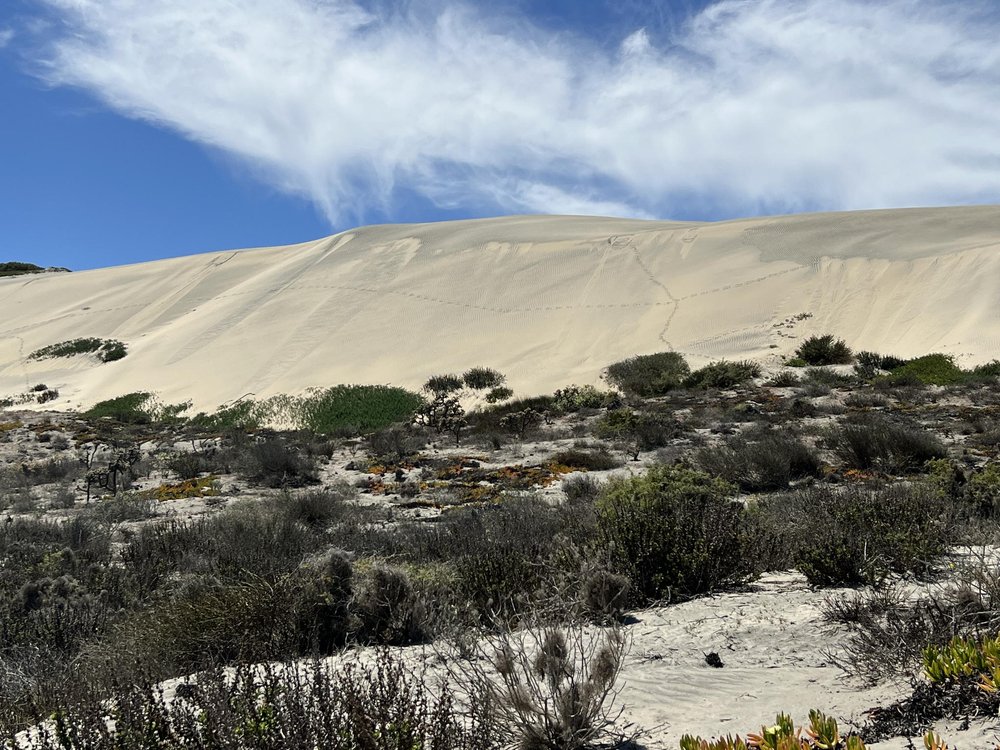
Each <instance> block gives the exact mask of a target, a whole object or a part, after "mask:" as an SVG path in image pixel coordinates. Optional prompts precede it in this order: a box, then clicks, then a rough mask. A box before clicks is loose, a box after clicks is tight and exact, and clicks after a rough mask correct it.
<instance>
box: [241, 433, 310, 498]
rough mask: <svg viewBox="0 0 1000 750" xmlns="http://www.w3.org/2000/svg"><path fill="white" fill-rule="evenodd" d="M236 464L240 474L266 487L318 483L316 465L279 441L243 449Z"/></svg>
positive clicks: (269, 440)
mask: <svg viewBox="0 0 1000 750" xmlns="http://www.w3.org/2000/svg"><path fill="white" fill-rule="evenodd" d="M236 464H237V470H238V471H239V473H240V474H242V475H243V476H245V477H246V478H247V479H250V480H253V481H255V482H260V483H261V484H263V485H264V486H266V487H304V486H305V485H308V484H316V483H317V482H318V481H319V480H318V479H317V478H316V474H315V472H316V466H315V463H314V462H313V461H312V460H311V459H309V458H307V457H305V456H303V455H301V454H300V453H299V452H298V451H297V450H296V449H295V448H294V447H293V446H291V445H288V444H287V443H285V442H284V441H283V440H280V439H278V438H269V439H264V440H259V441H255V442H252V443H250V444H249V445H247V446H245V447H244V448H243V449H242V450H241V452H240V454H239V456H238V457H237V459H236Z"/></svg>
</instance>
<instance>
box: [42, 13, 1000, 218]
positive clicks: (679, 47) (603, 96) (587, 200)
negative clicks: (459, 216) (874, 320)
mask: <svg viewBox="0 0 1000 750" xmlns="http://www.w3.org/2000/svg"><path fill="white" fill-rule="evenodd" d="M46 2H47V3H48V4H49V5H50V6H52V8H53V9H55V10H56V11H57V12H58V14H59V15H60V16H61V18H62V20H63V22H64V25H63V26H62V28H63V32H62V36H58V37H56V38H54V39H52V40H51V48H49V50H48V56H47V68H46V75H47V76H48V77H49V78H50V79H51V80H53V81H55V82H58V83H64V84H69V85H74V86H80V87H83V88H85V89H88V90H90V91H91V92H93V93H94V94H96V95H97V96H99V97H100V98H102V99H103V100H104V101H106V102H107V103H108V104H109V105H110V106H112V107H114V108H115V109H117V110H118V111H120V112H122V113H124V114H126V115H128V116H132V117H141V118H144V119H147V120H151V121H153V122H156V123H159V124H162V125H164V126H167V127H170V128H172V129H174V130H176V131H178V132H180V133H182V134H184V135H185V136H186V137H188V138H191V139H192V140H195V141H198V142H200V143H204V144H208V145H211V146H214V147H218V148H220V149H222V150H224V151H226V152H229V153H230V154H233V155H236V156H237V157H239V158H241V159H243V160H245V161H247V162H248V163H250V164H252V165H254V166H255V167H256V168H258V169H260V170H262V173H263V175H264V176H265V178H266V179H268V180H270V181H272V182H273V183H275V184H277V185H279V186H280V187H282V188H283V189H286V190H289V191H293V192H297V193H300V194H302V195H305V196H308V197H309V198H311V199H312V200H313V201H315V202H316V204H317V205H318V206H320V207H321V208H322V210H323V211H324V212H325V213H326V214H327V216H328V217H329V218H330V220H331V221H332V222H334V223H337V222H339V221H341V220H343V219H344V218H345V217H347V216H350V217H351V218H355V219H361V218H364V215H365V214H366V213H370V212H371V209H372V207H373V206H374V207H375V208H381V209H382V210H385V211H387V212H389V213H391V203H390V202H391V199H392V192H393V189H394V187H396V186H399V187H404V188H406V189H407V190H412V191H416V192H418V193H421V194H423V195H424V196H426V197H428V198H430V199H432V200H435V201H437V202H439V203H441V204H443V205H449V206H458V207H462V206H468V207H470V208H471V207H478V208H482V207H484V206H496V207H497V208H500V209H503V210H519V211H558V212H588V213H590V212H593V213H618V214H630V215H648V214H656V215H662V216H669V215H672V214H673V213H674V210H673V207H674V206H676V205H678V203H679V202H682V201H683V202H685V203H686V204H687V205H690V203H691V201H692V196H694V197H700V198H702V199H704V200H705V201H707V202H711V204H712V205H713V206H715V207H716V208H717V209H718V210H719V211H720V212H721V213H726V214H729V215H739V214H743V213H755V212H759V211H781V210H800V209H807V208H829V209H839V208H861V207H881V206H898V205H918V204H945V203H957V202H972V201H1000V164H998V159H997V157H998V155H1000V47H998V45H996V43H995V40H996V39H997V38H998V36H1000V21H998V20H997V18H996V17H991V16H988V15H981V14H977V12H976V11H975V9H974V5H973V4H971V3H954V4H952V3H942V2H940V0H888V1H886V2H879V3H871V2H867V1H866V0H841V1H840V2H836V3H831V2H829V0H724V1H723V2H718V3H716V4H714V5H711V6H709V7H708V8H707V9H705V10H703V11H702V12H701V13H699V14H698V15H696V16H694V17H693V18H692V19H691V20H690V21H689V22H688V23H687V24H685V25H684V26H682V27H681V28H680V29H679V30H678V31H677V32H676V33H675V34H674V36H673V37H672V38H671V39H669V40H667V41H666V42H662V43H660V44H659V45H658V44H657V43H654V41H652V40H651V38H650V36H649V35H648V34H647V33H646V32H645V31H644V30H642V29H636V30H635V32H634V33H632V34H631V35H630V36H628V37H627V38H625V39H623V40H622V44H621V46H620V48H619V49H618V50H616V51H612V52H606V51H603V50H601V49H600V48H598V47H596V46H594V45H590V44H588V43H587V42H586V41H585V40H583V39H582V38H574V37H571V36H566V35H560V36H558V37H552V36H546V35H544V34H543V33H542V32H541V31H540V30H538V29H537V28H534V27H533V26H531V24H530V23H529V22H528V21H526V20H518V19H514V18H511V17H510V16H505V17H503V18H500V17H492V16H490V15H488V14H486V12H484V11H480V10H477V9H475V8H473V7H471V6H467V5H454V4H450V5H449V4H442V5H437V6H435V7H434V9H433V11H428V10H424V11H422V12H420V11H414V10H387V11H384V12H382V13H380V14H378V15H375V14H373V13H372V12H369V11H367V10H365V9H364V8H363V7H362V6H361V5H359V4H357V3H356V2H353V1H352V0H283V1H282V2H280V3H275V2H273V0H242V1H241V2H239V3H232V2H230V1H229V0H46ZM425 6H426V4H425Z"/></svg>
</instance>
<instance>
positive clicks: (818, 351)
mask: <svg viewBox="0 0 1000 750" xmlns="http://www.w3.org/2000/svg"><path fill="white" fill-rule="evenodd" d="M795 356H796V357H797V358H799V359H801V360H803V361H804V362H805V363H806V364H807V365H849V364H851V362H852V361H854V355H853V354H852V353H851V350H850V348H849V347H848V346H847V344H845V343H844V341H843V339H834V337H833V335H832V334H829V333H828V334H825V335H823V336H810V337H809V338H807V339H806V340H805V341H803V342H802V344H801V345H800V346H799V348H798V349H796V350H795Z"/></svg>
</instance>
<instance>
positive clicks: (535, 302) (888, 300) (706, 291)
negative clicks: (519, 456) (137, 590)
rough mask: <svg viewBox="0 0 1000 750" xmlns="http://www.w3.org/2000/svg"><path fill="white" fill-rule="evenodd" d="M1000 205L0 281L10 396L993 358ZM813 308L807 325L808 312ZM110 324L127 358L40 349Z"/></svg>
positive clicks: (444, 231)
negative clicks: (828, 352)
mask: <svg viewBox="0 0 1000 750" xmlns="http://www.w3.org/2000/svg"><path fill="white" fill-rule="evenodd" d="M998 289H1000V207H996V206H981V207H969V208H942V209H908V210H893V211H865V212H851V213H836V214H811V215H797V216H787V217H768V218H758V219H749V220H741V221H728V222H719V223H692V222H658V221H657V222H648V221H633V220H621V219H605V218H592V217H591V218H582V217H558V216H557V217H553V216H529V217H506V218H499V219H485V220H476V221H459V222H448V223H440V224H415V225H388V226H375V227H365V228H361V229H357V230H353V231H350V232H346V233H343V234H339V235H336V236H334V237H329V238H326V239H322V240H317V241H315V242H308V243H304V244H300V245H292V246H288V247H278V248H266V249H255V250H244V251H240V252H232V251H229V252H219V253H210V254H205V255H195V256H189V257H182V258H175V259H170V260H163V261H156V262H152V263H143V264H138V265H131V266H122V267H116V268H105V269H99V270H93V271H85V272H78V273H73V274H58V275H57V274H51V275H39V276H27V277H13V278H3V279H0V397H2V396H4V395H11V394H14V393H18V392H22V391H24V390H25V389H26V388H28V387H31V386H33V385H35V384H37V383H42V382H44V383H46V384H47V385H48V386H50V387H54V388H58V389H59V390H60V392H61V393H62V398H61V399H60V401H59V405H60V406H63V407H66V406H77V405H80V406H88V405H89V404H91V403H93V402H95V401H97V400H99V399H103V398H108V397H111V396H116V395H120V394H122V393H126V392H129V391H134V390H152V391H155V392H157V393H158V394H160V396H161V397H162V398H163V399H165V400H167V401H178V400H184V399H188V398H191V399H193V400H194V402H195V406H196V407H197V408H212V407H215V406H217V405H219V404H221V403H224V402H226V401H229V400H231V399H233V398H236V397H239V396H241V395H243V394H246V393H255V394H257V395H258V396H267V395H272V394H275V393H294V392H300V391H302V390H303V389H305V388H307V387H310V386H326V385H332V384H336V383H389V382H391V383H395V384H400V385H407V386H417V385H419V384H420V383H421V382H423V380H424V379H426V377H427V376H428V375H431V374H434V373H439V372H444V371H454V370H461V369H463V368H466V367H468V366H471V365H477V364H484V365H489V366H492V367H496V368H498V369H500V370H502V371H503V372H505V373H506V374H507V375H508V378H509V381H510V384H511V385H512V387H513V388H514V389H515V390H516V391H517V392H518V393H519V394H530V393H540V392H551V390H553V389H554V388H558V387H560V386H562V385H565V384H568V383H571V382H576V383H587V382H597V381H598V378H599V376H600V373H601V370H602V368H603V367H604V366H605V365H607V364H608V363H610V362H613V361H615V360H617V359H621V358H623V357H626V356H629V355H632V354H637V353H646V352H653V351H660V350H664V349H675V350H677V351H680V352H682V353H684V354H685V355H686V356H687V357H688V358H689V361H690V362H691V363H692V365H694V366H697V365H700V364H703V363H705V362H707V361H709V360H712V359H718V358H723V357H725V358H752V359H756V360H759V361H762V362H765V363H769V364H776V363H778V362H780V356H781V355H786V354H788V353H789V352H791V351H793V350H794V348H795V347H796V345H797V342H798V340H799V339H801V337H803V336H806V335H810V334H813V333H822V332H834V333H836V334H838V335H839V336H842V337H844V338H846V339H847V341H848V342H849V343H850V344H851V345H852V346H854V347H855V348H861V349H873V350H879V351H884V352H892V353H896V354H899V355H902V356H907V355H916V354H922V353H926V352H929V351H943V352H948V353H952V354H955V355H956V356H958V358H959V359H960V361H962V362H963V363H977V362H981V361H984V360H989V359H992V358H994V357H996V356H997V354H998V351H1000V345H998V344H1000V325H998V316H997V314H996V311H995V305H996V301H997V296H998ZM802 314H809V315H811V317H808V318H804V319H799V320H796V316H800V315H802ZM80 336H99V337H110V338H116V339H120V340H122V341H125V342H126V343H127V344H128V345H129V348H130V353H129V356H128V357H126V358H125V359H124V360H121V361H119V362H115V363H109V364H98V363H97V362H96V361H95V360H93V359H91V358H88V357H77V358H73V359H54V360H43V361H35V360H29V359H27V355H28V354H30V353H31V352H32V351H34V350H36V349H38V348H40V347H42V346H46V345H48V344H52V343H55V342H59V341H63V340H67V339H71V338H76V337H80Z"/></svg>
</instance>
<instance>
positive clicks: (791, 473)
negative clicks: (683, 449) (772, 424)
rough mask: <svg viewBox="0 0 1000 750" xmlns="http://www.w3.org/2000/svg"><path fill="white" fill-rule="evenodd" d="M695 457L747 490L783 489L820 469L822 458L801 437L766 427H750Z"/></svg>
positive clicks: (714, 474)
mask: <svg viewBox="0 0 1000 750" xmlns="http://www.w3.org/2000/svg"><path fill="white" fill-rule="evenodd" d="M694 460H695V462H696V463H697V464H698V465H699V466H700V467H701V468H702V469H704V470H705V471H707V472H708V473H709V474H712V475H713V476H718V477H722V478H723V479H725V480H726V481H727V482H732V483H734V484H736V485H737V486H738V487H739V488H740V489H741V490H743V491H744V492H761V491H766V490H779V489H784V488H786V487H788V483H789V482H790V481H792V480H794V479H803V478H805V477H815V476H818V475H819V472H820V461H819V459H818V458H817V457H816V455H815V454H814V453H813V452H812V450H810V448H809V447H808V446H807V445H806V444H805V443H803V442H802V441H801V440H800V439H799V438H797V437H796V436H795V435H793V434H791V433H789V432H788V431H785V430H782V431H778V430H770V429H767V428H763V429H750V430H747V431H746V432H744V433H743V434H741V435H738V436H736V437H733V438H730V439H729V440H727V441H726V442H725V443H724V444H723V445H719V446H714V447H711V448H703V449H702V450H700V451H698V452H697V453H696V454H695V458H694Z"/></svg>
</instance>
